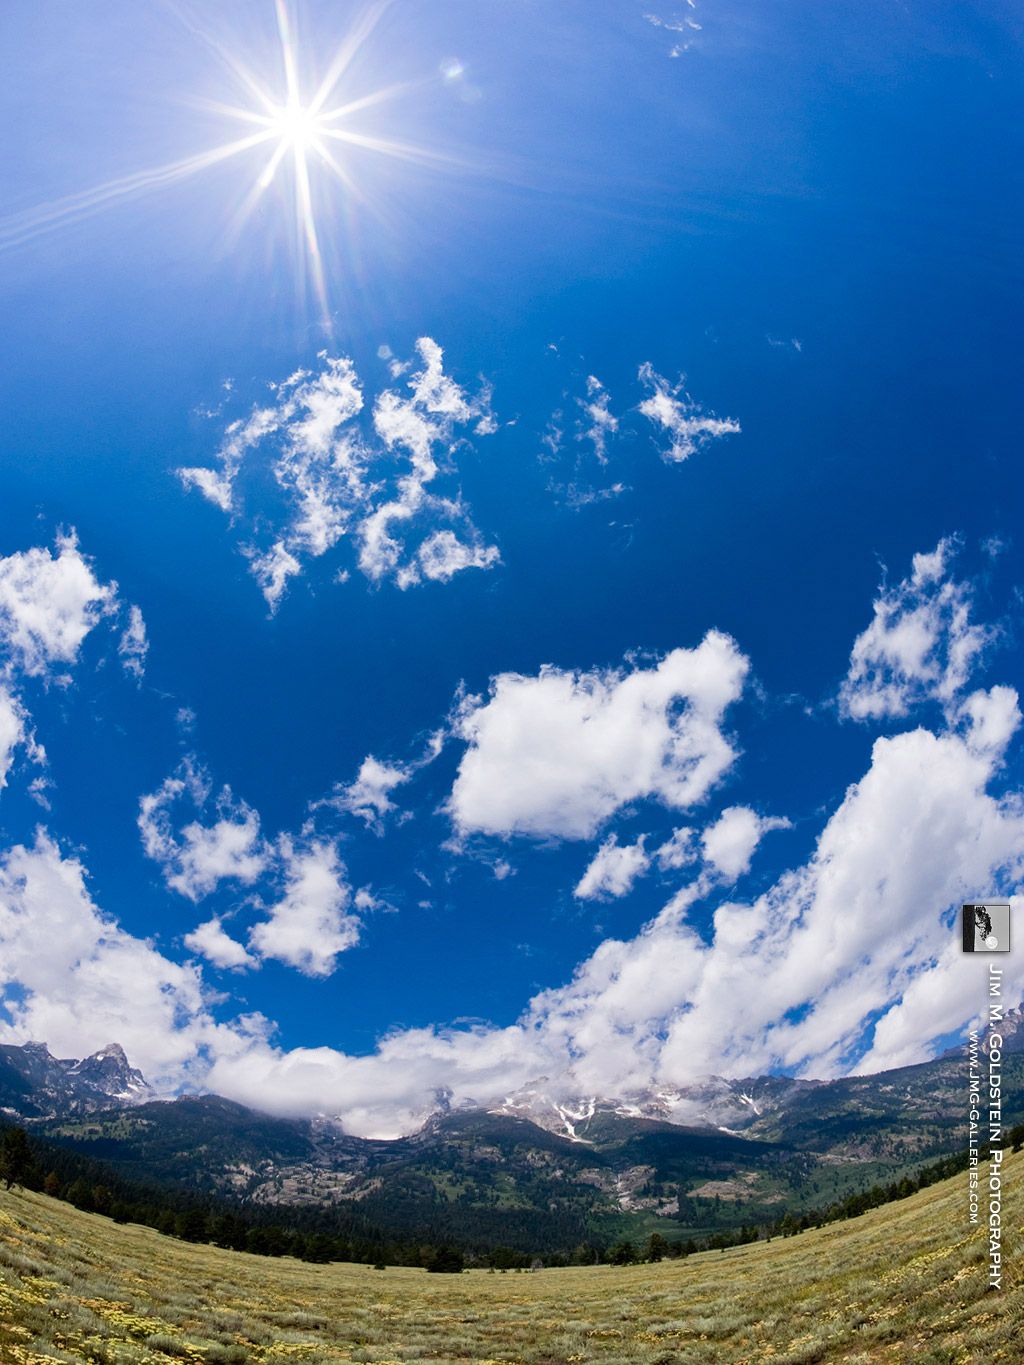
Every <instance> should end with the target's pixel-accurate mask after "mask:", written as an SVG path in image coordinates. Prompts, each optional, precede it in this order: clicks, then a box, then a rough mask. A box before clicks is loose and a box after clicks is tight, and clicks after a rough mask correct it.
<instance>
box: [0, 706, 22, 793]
mask: <svg viewBox="0 0 1024 1365" xmlns="http://www.w3.org/2000/svg"><path fill="white" fill-rule="evenodd" d="M26 721H27V717H26V715H25V708H24V707H23V706H22V704H21V702H20V701H19V700H18V698H17V697H15V696H14V695H13V694H12V693H11V692H10V691H9V690H8V689H7V688H6V687H4V686H3V685H2V684H0V788H2V787H6V786H7V774H8V773H9V772H10V771H11V766H12V764H13V763H14V753H15V750H16V749H17V748H18V747H19V746H20V745H22V744H24V742H25V739H26Z"/></svg>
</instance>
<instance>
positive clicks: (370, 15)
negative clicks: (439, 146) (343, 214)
mask: <svg viewBox="0 0 1024 1365" xmlns="http://www.w3.org/2000/svg"><path fill="white" fill-rule="evenodd" d="M389 3H390V0H379V3H377V4H375V5H373V6H372V7H371V8H369V9H367V10H366V11H365V12H364V13H363V14H362V16H361V17H360V18H358V19H357V20H356V21H355V22H354V23H353V25H352V27H351V29H350V31H349V32H348V34H347V35H346V36H345V38H344V40H343V41H342V42H341V44H340V45H339V47H338V49H337V51H336V52H335V54H334V56H333V57H332V59H331V61H330V62H329V63H328V64H327V67H326V70H325V72H324V74H323V76H322V77H321V78H320V79H319V83H317V82H316V81H315V80H309V82H308V85H307V84H306V83H304V76H305V75H306V74H307V73H306V72H304V70H303V65H302V63H301V62H300V59H299V48H298V44H297V41H296V34H295V29H294V25H293V23H292V17H291V13H290V11H289V9H288V5H287V3H286V0H274V8H275V17H276V21H277V44H278V52H277V54H276V59H275V65H276V67H277V72H276V75H275V76H274V78H273V79H272V80H267V79H265V78H264V77H263V76H260V75H257V74H256V73H255V72H254V71H253V70H252V69H250V67H249V66H247V65H246V64H245V63H244V62H243V61H242V60H241V58H240V57H239V56H238V55H237V54H236V52H234V51H233V50H231V49H230V48H228V47H226V46H225V45H224V44H223V43H221V42H218V41H217V40H216V39H215V38H213V37H212V36H211V34H210V33H209V32H207V31H204V30H203V28H202V27H201V26H200V25H199V23H198V22H197V21H195V20H194V19H191V18H189V19H187V21H186V22H187V23H188V27H189V28H190V29H191V31H192V32H193V33H195V34H197V36H199V37H200V38H202V40H203V41H204V43H205V44H206V45H207V46H208V47H209V48H210V49H211V50H212V51H213V52H214V53H216V55H217V57H218V58H219V59H220V61H221V63H222V65H223V67H224V68H225V70H226V71H227V72H228V73H230V75H231V77H232V78H233V80H234V82H235V84H236V87H237V90H238V94H237V95H236V97H235V101H231V99H230V96H229V98H228V100H215V99H195V100H192V101H190V103H191V104H192V105H193V107H196V108H200V109H203V110H205V111H206V112H208V113H210V114H213V115H215V116H216V117H217V118H219V119H224V120H228V121H233V122H236V123H238V124H241V125H242V126H243V127H244V128H245V129H247V131H246V132H244V133H243V135H242V136H239V137H236V138H231V139H229V140H227V141H225V142H222V143H220V144H219V145H217V146H214V147H211V148H209V149H207V150H205V151H202V152H199V153H197V154H196V155H193V156H188V157H183V158H181V159H179V160H177V161H172V162H168V163H166V164H164V165H162V166H157V167H154V168H151V169H148V170H143V171H139V172H136V173H135V174H132V175H127V176H121V177H118V178H116V179H113V180H109V181H107V182H105V183H103V184H101V185H97V186H94V187H93V188H92V189H88V190H85V191H82V192H80V193H78V194H73V195H69V196H66V197H64V198H62V199H59V200H56V201H53V202H51V203H49V204H44V205H40V206H38V207H37V208H34V209H29V210H25V211H23V212H21V213H18V214H13V215H11V216H9V217H7V218H5V219H2V220H0V250H2V249H5V248H10V247H14V246H18V245H21V244H23V243H26V242H28V241H30V240H31V239H32V238H34V237H36V236H39V235H40V234H42V233H45V232H50V231H54V230H56V229H57V228H59V227H61V226H64V225H67V224H70V223H72V222H74V221H76V220H78V219H81V218H85V217H87V216H90V215H92V214H95V213H97V212H100V211H102V210H103V209H105V208H107V207H110V206H112V205H113V204H115V203H116V202H117V201H119V200H125V199H128V198H131V197H135V196H138V195H142V194H145V193H147V192H149V191H152V190H156V189H160V188H163V187H165V186H168V185H171V184H173V183H175V182H177V181H180V180H184V179H186V178H189V177H191V176H194V175H197V174H199V173H201V172H203V171H206V170H208V169H209V168H211V167H213V166H217V165H220V164H222V163H224V162H226V161H229V160H231V159H233V158H236V157H240V156H245V155H252V154H254V153H255V152H256V151H257V150H258V149H260V148H264V149H266V150H267V152H268V154H267V155H266V157H265V159H264V160H263V162H262V165H261V166H260V168H259V170H258V172H257V174H256V176H255V178H254V180H253V182H252V184H251V186H250V188H249V190H248V191H247V192H246V193H245V194H244V195H243V197H242V200H241V202H240V203H239V204H238V206H237V208H236V210H235V212H234V214H233V215H232V223H231V225H230V227H229V236H230V238H231V239H232V240H237V237H238V236H239V234H240V233H241V231H242V229H243V228H244V226H245V224H246V222H247V221H248V220H249V218H250V217H251V216H252V214H253V212H254V211H255V210H256V208H257V207H258V205H259V204H260V202H261V200H262V199H263V198H264V196H265V195H266V193H267V191H268V190H269V189H270V188H271V186H272V185H274V184H275V182H277V181H279V180H282V179H283V178H287V181H288V182H289V183H288V184H287V186H286V192H287V193H289V195H290V197H291V200H292V214H291V216H292V221H293V226H294V246H295V250H296V253H297V262H296V263H297V267H298V274H299V276H300V277H301V278H302V279H304V280H305V281H306V282H307V283H309V284H311V285H312V287H313V292H314V294H315V296H316V301H317V306H318V309H319V312H320V316H321V320H322V321H323V322H324V323H327V322H328V319H329V306H328V294H327V286H326V277H325V268H324V263H323V258H322V252H321V240H322V237H323V235H324V233H325V232H326V231H327V226H328V221H329V220H328V219H327V217H326V216H325V214H324V213H323V208H322V205H321V209H320V218H321V221H320V222H319V223H318V221H317V219H318V207H317V206H318V204H320V203H321V201H322V196H320V195H317V194H316V193H315V191H314V184H313V168H314V167H322V168H323V169H324V171H326V172H327V174H328V176H329V178H330V181H331V182H333V183H334V184H336V185H338V186H340V187H341V188H342V190H343V191H344V193H345V196H346V198H347V199H351V200H352V201H354V202H356V203H359V204H364V205H365V204H366V202H367V195H366V193H365V191H364V190H361V189H360V187H359V185H358V183H357V177H356V175H355V174H354V173H353V170H352V169H351V168H350V167H348V166H346V165H345V159H344V158H343V157H341V158H339V156H337V155H335V154H334V152H332V147H334V148H337V149H338V151H339V152H340V151H341V150H342V149H343V148H344V147H345V146H348V147H350V148H355V149H358V150H359V151H362V152H369V153H373V154H377V155H383V156H388V157H396V158H399V159H402V160H412V161H419V162H421V163H423V164H428V163H431V162H433V163H435V164H439V163H441V162H449V161H450V159H449V158H445V157H442V156H439V155H438V154H436V153H431V152H429V151H428V150H427V149H424V148H417V147H414V146H412V145H410V144H407V143H405V142H401V141H397V140H395V139H393V138H389V137H383V136H379V135H378V134H376V133H372V132H367V131H361V130H360V129H358V128H356V127H354V126H352V124H351V123H350V122H349V120H351V119H352V118H353V116H355V115H357V114H360V113H363V112H365V111H366V110H369V109H371V108H374V107H376V106H379V105H382V104H385V103H387V102H388V101H392V100H394V99H396V98H398V97H399V96H401V95H403V94H406V93H407V92H409V91H410V90H411V89H413V88H414V83H410V82H404V83H393V84H391V85H387V86H383V87H381V88H379V89H376V90H373V91H371V92H369V93H366V94H353V95H351V96H350V97H347V98H346V91H345V89H344V84H343V82H344V79H345V77H346V76H347V75H348V74H349V73H350V70H351V68H352V65H353V62H354V60H355V58H356V57H357V55H358V54H359V52H360V50H361V49H362V48H363V46H364V44H365V43H366V41H367V39H368V38H369V37H370V35H371V33H372V32H373V30H374V28H375V27H376V25H377V23H378V21H379V19H380V17H381V15H382V14H383V13H384V11H385V10H386V9H387V8H388V7H389ZM182 17H183V18H184V17H185V16H184V15H183V16H182ZM307 88H308V89H312V91H313V93H312V94H311V95H310V96H309V97H308V98H307V97H306V95H305V90H306V89H307Z"/></svg>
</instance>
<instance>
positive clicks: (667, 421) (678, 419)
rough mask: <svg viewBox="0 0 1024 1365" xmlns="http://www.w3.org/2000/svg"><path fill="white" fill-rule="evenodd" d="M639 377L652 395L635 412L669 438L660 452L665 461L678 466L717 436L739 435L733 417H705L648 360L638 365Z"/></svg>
mask: <svg viewBox="0 0 1024 1365" xmlns="http://www.w3.org/2000/svg"><path fill="white" fill-rule="evenodd" d="M639 376H640V381H641V383H643V384H645V385H646V386H647V388H649V389H650V390H651V395H650V397H649V398H645V399H644V401H643V402H642V403H641V404H640V405H639V407H638V409H637V410H638V411H639V412H640V413H642V414H643V416H644V417H647V418H649V419H650V420H651V421H652V422H653V423H654V424H655V426H657V427H660V428H661V429H662V430H663V431H665V432H667V433H668V435H669V436H670V438H671V440H670V443H669V447H668V449H667V450H664V451H663V452H662V454H663V456H664V458H665V459H666V460H671V461H674V462H675V463H681V462H682V461H683V460H688V459H689V458H690V456H691V455H693V454H695V453H696V452H697V451H698V450H701V449H702V448H703V447H704V446H705V445H707V444H708V443H709V442H710V441H713V440H715V439H716V438H717V437H719V436H730V435H735V434H736V433H738V432H739V430H740V424H739V422H737V421H736V420H735V419H734V418H732V417H725V418H720V417H711V416H707V415H705V414H704V413H703V412H702V411H701V408H700V406H699V405H698V404H697V403H696V402H695V401H694V400H693V399H692V398H691V397H690V396H689V394H687V393H686V391H685V390H684V388H683V384H682V381H681V380H680V382H679V383H678V384H675V385H672V384H670V383H669V382H668V380H667V379H663V378H662V376H661V375H660V374H658V373H657V372H656V371H655V370H654V368H653V367H652V366H651V364H650V362H649V361H645V362H644V363H643V364H642V365H641V366H640V371H639Z"/></svg>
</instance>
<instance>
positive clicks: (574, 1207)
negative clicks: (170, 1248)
mask: <svg viewBox="0 0 1024 1365" xmlns="http://www.w3.org/2000/svg"><path fill="white" fill-rule="evenodd" d="M1003 1036H1004V1040H1005V1047H1004V1059H1003V1075H1004V1094H1005V1096H1006V1099H1007V1102H1006V1105H1005V1109H1004V1117H1005V1120H1006V1122H1007V1123H1008V1124H1012V1123H1015V1122H1020V1121H1021V1119H1022V1118H1024V1087H1022V1085H1021V1081H1022V1080H1024V1013H1022V1011H1021V1010H1014V1011H1009V1012H1008V1013H1007V1016H1006V1021H1005V1023H1004V1027H1003ZM965 1081H966V1058H965V1050H964V1049H962V1048H957V1049H953V1050H951V1051H950V1052H948V1053H946V1054H945V1055H944V1056H942V1057H940V1058H937V1059H935V1060H933V1061H929V1062H924V1063H920V1064H918V1065H915V1066H908V1067H901V1068H899V1069H897V1070H892V1071H887V1072H882V1073H879V1074H877V1075H874V1076H852V1077H845V1078H841V1079H838V1080H832V1081H807V1080H794V1079H791V1078H787V1077H778V1076H760V1077H753V1078H748V1079H742V1080H730V1079H725V1078H722V1077H706V1078H704V1079H702V1080H700V1081H698V1082H695V1083H694V1084H693V1085H691V1086H687V1087H683V1088H679V1089H672V1090H667V1089H666V1090H659V1091H647V1092H640V1093H637V1094H634V1095H629V1096H626V1097H621V1098H609V1099H602V1098H597V1097H588V1098H581V1099H576V1100H571V1101H566V1100H564V1099H561V1098H559V1097H558V1096H557V1095H554V1094H552V1092H551V1090H550V1087H549V1086H548V1085H547V1083H546V1082H545V1081H544V1080H539V1081H538V1082H537V1083H536V1084H534V1085H532V1086H530V1087H527V1088H525V1089H523V1090H520V1091H518V1092H516V1093H514V1094H511V1095H509V1096H508V1097H507V1098H506V1099H505V1100H504V1101H503V1103H502V1104H500V1105H498V1106H495V1107H494V1108H493V1109H458V1110H449V1111H448V1112H444V1111H441V1112H438V1113H437V1114H435V1115H434V1117H432V1118H431V1119H430V1120H429V1121H428V1122H427V1124H426V1125H425V1126H424V1127H423V1128H422V1129H421V1130H420V1131H419V1132H417V1133H414V1134H411V1135H410V1136H408V1137H403V1138H398V1139H394V1140H387V1141H385V1140H378V1139H368V1138H360V1137H355V1136H352V1135H351V1134H347V1133H346V1132H345V1131H344V1126H343V1122H339V1121H338V1120H337V1119H334V1118H314V1119H305V1118H278V1117H273V1116H270V1115H267V1114H262V1113H258V1112H256V1111H254V1110H252V1109H247V1108H246V1107H244V1106H242V1105H239V1104H236V1103H234V1102H233V1101H231V1100H227V1099H224V1098H223V1097H220V1096H216V1095H202V1096H182V1097H180V1098H177V1099H171V1100H165V1099H156V1098H155V1097H154V1096H153V1093H152V1091H151V1090H150V1088H149V1086H148V1085H147V1083H146V1081H145V1079H144V1077H143V1076H142V1075H141V1073H140V1072H139V1071H138V1070H136V1069H135V1068H133V1067H132V1066H131V1064H130V1063H129V1061H128V1058H127V1057H126V1056H125V1053H124V1051H123V1049H122V1048H121V1047H119V1046H118V1045H117V1044H110V1045H108V1046H107V1047H105V1048H103V1049H101V1051H99V1052H97V1053H95V1054H93V1055H92V1056H91V1057H87V1058H84V1059H82V1060H75V1059H59V1058H55V1057H53V1056H52V1055H51V1053H50V1052H49V1050H48V1049H47V1048H46V1047H45V1046H44V1045H43V1044H41V1043H28V1044H25V1045H24V1046H22V1047H14V1046H5V1047H0V1111H3V1112H5V1115H6V1117H8V1118H10V1119H16V1120H20V1121H23V1122H24V1123H25V1124H26V1126H27V1127H28V1128H29V1129H30V1130H31V1131H33V1132H35V1133H37V1134H38V1135H39V1136H41V1137H44V1138H47V1139H49V1140H51V1141H55V1142H58V1143H60V1144H62V1145H66V1146H69V1147H72V1148H73V1149H75V1150H77V1151H79V1152H82V1153H84V1154H86V1155H88V1156H91V1157H93V1158H96V1159H99V1160H102V1161H103V1162H105V1163H107V1164H108V1165H109V1166H110V1167H112V1168H113V1169H114V1170H116V1171H117V1172H118V1173H119V1174H120V1175H122V1176H123V1177H125V1178H129V1179H131V1180H135V1181H140V1182H144V1183H149V1184H153V1183H159V1184H163V1185H168V1184H169V1185H174V1186H178V1187H182V1188H187V1189H190V1190H200V1191H203V1192H206V1193H208V1194H210V1195H219V1196H227V1197H229V1198H233V1199H241V1200H244V1201H246V1202H251V1203H255V1204H262V1205H270V1204H273V1205H292V1206H294V1205H307V1206H308V1205H314V1206H319V1207H321V1208H324V1209H328V1210H329V1209H332V1208H334V1209H339V1208H342V1207H345V1206H347V1207H349V1208H355V1207H358V1210H359V1213H360V1215H361V1216H362V1217H364V1218H365V1219H367V1220H369V1221H371V1222H372V1223H374V1224H375V1225H376V1226H378V1227H379V1228H381V1229H382V1230H383V1231H385V1232H389V1233H392V1234H394V1235H398V1236H409V1235H413V1236H416V1235H419V1232H420V1230H421V1229H422V1230H423V1231H424V1235H426V1231H427V1230H429V1233H430V1236H431V1237H432V1238H433V1239H437V1238H439V1237H450V1238H451V1239H452V1240H453V1241H458V1242H460V1243H463V1244H471V1243H475V1244H477V1245H491V1246H493V1245H508V1246H513V1247H514V1246H521V1247H523V1248H524V1249H533V1248H536V1247H537V1246H538V1245H546V1246H555V1247H568V1246H571V1245H574V1244H575V1243H577V1242H580V1241H583V1240H585V1239H586V1238H587V1237H588V1236H594V1235H600V1236H603V1237H613V1236H636V1237H640V1236H646V1235H648V1234H649V1233H650V1232H651V1231H654V1230H659V1231H662V1232H665V1233H668V1235H670V1236H672V1235H675V1236H684V1237H685V1236H689V1235H700V1234H704V1233H707V1232H708V1231H709V1230H719V1229H721V1230H728V1229H731V1228H739V1227H740V1226H743V1225H752V1224H755V1223H762V1222H771V1221H774V1220H777V1219H778V1218H780V1217H781V1216H782V1215H783V1214H785V1213H786V1212H799V1211H805V1210H807V1209H810V1208H820V1207H823V1206H824V1205H826V1204H828V1203H830V1202H832V1201H833V1200H837V1199H841V1198H845V1197H846V1196H848V1195H850V1194H854V1193H856V1192H858V1191H860V1190H863V1189H866V1188H868V1187H869V1186H871V1185H874V1184H878V1183H885V1182H888V1181H891V1180H893V1179H899V1178H900V1177H901V1176H903V1175H912V1174H913V1173H914V1172H916V1171H917V1170H919V1169H920V1168H921V1167H922V1166H923V1165H925V1164H926V1163H927V1162H929V1161H931V1160H934V1159H935V1158H937V1157H939V1156H944V1155H947V1154H949V1153H951V1152H955V1151H958V1150H960V1149H962V1148H964V1147H965V1146H966V1140H967V1138H966V1130H965V1122H966V1101H965V1091H966V1084H965ZM682 1118H685V1120H686V1121H685V1122H682V1121H680V1120H681V1119H682Z"/></svg>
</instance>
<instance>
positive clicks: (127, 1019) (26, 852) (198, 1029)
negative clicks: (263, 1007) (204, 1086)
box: [0, 831, 263, 1088]
mask: <svg viewBox="0 0 1024 1365" xmlns="http://www.w3.org/2000/svg"><path fill="white" fill-rule="evenodd" d="M12 987H14V988H16V990H15V991H12V990H11V988H12ZM5 993H6V1000H5V1003H4V1007H3V1009H2V1010H0V1038H2V1039H3V1040H4V1041H5V1042H12V1043H21V1042H27V1041H29V1040H30V1039H39V1040H44V1041H46V1042H47V1043H48V1044H49V1046H50V1047H51V1049H52V1050H53V1051H54V1052H55V1053H56V1054H57V1055H58V1056H65V1057H67V1056H73V1057H80V1056H82V1055H83V1053H86V1052H91V1051H95V1050H96V1049H97V1048H100V1047H103V1046H104V1045H105V1044H106V1043H109V1042H110V1040H111V1039H112V1038H113V1039H117V1040H118V1041H119V1042H121V1043H122V1045H123V1046H124V1048H125V1049H126V1051H127V1052H128V1055H129V1057H130V1058H131V1059H132V1062H133V1063H134V1064H135V1065H137V1066H140V1067H141V1068H142V1069H143V1071H144V1072H145V1073H146V1075H147V1077H148V1078H149V1079H150V1080H151V1081H152V1082H154V1083H155V1084H156V1085H157V1086H158V1087H165V1088H173V1087H176V1086H178V1085H181V1084H185V1083H187V1082H188V1081H189V1079H190V1078H193V1077H194V1078H195V1079H196V1081H197V1082H198V1081H200V1080H201V1077H202V1074H203V1071H204V1069H205V1062H204V1060H203V1056H204V1052H205V1050H206V1049H212V1050H213V1051H214V1052H216V1053H218V1054H220V1055H223V1056H225V1057H227V1056H230V1055H232V1054H233V1053H234V1052H236V1051H239V1050H244V1049H245V1048H248V1047H250V1046H252V1045H253V1044H254V1042H255V1041H256V1040H257V1038H261V1037H262V1036H263V1026H262V1023H261V1021H259V1020H258V1019H256V1018H251V1019H249V1020H247V1021H240V1022H238V1023H236V1024H235V1025H233V1026H231V1027H225V1026H222V1025H219V1024H217V1023H216V1022H215V1021H214V1019H213V1017H212V1016H211V1014H210V1012H209V1009H208V1007H207V1003H206V1000H205V997H204V993H203V986H202V980H201V977H200V974H199V971H198V969H197V968H196V967H194V966H192V965H185V966H181V965H179V964H177V963H175V962H172V961H170V960H169V959H168V958H166V957H165V956H163V954H161V953H160V952H158V951H157V949H156V948H154V947H153V946H152V944H150V943H147V942H145V941H144V940H142V939H138V938H135V937H133V936H132V935H131V934H128V933H125V932H124V930H122V929H121V928H120V927H119V926H118V925H117V924H116V923H115V922H114V921H113V920H111V919H109V918H108V917H107V916H105V915H103V914H102V913H101V911H100V910H99V909H98V908H97V906H96V905H95V904H94V902H93V900H92V898H91V896H90V894H89V890H88V886H87V884H86V877H85V870H84V868H83V867H82V865H81V863H80V862H79V861H78V860H77V859H75V858H71V857H65V856H64V855H63V854H62V853H61V850H60V849H59V847H58V846H57V844H56V843H55V842H54V841H53V840H52V839H51V838H50V836H49V835H47V834H46V833H45V832H43V831H40V832H38V833H37V835H36V839H35V843H34V844H33V845H31V846H25V845H21V844H19V845H16V846H15V847H14V848H11V849H9V850H8V851H7V852H6V853H5V854H4V855H3V856H2V857H0V997H2V996H4V995H5Z"/></svg>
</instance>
